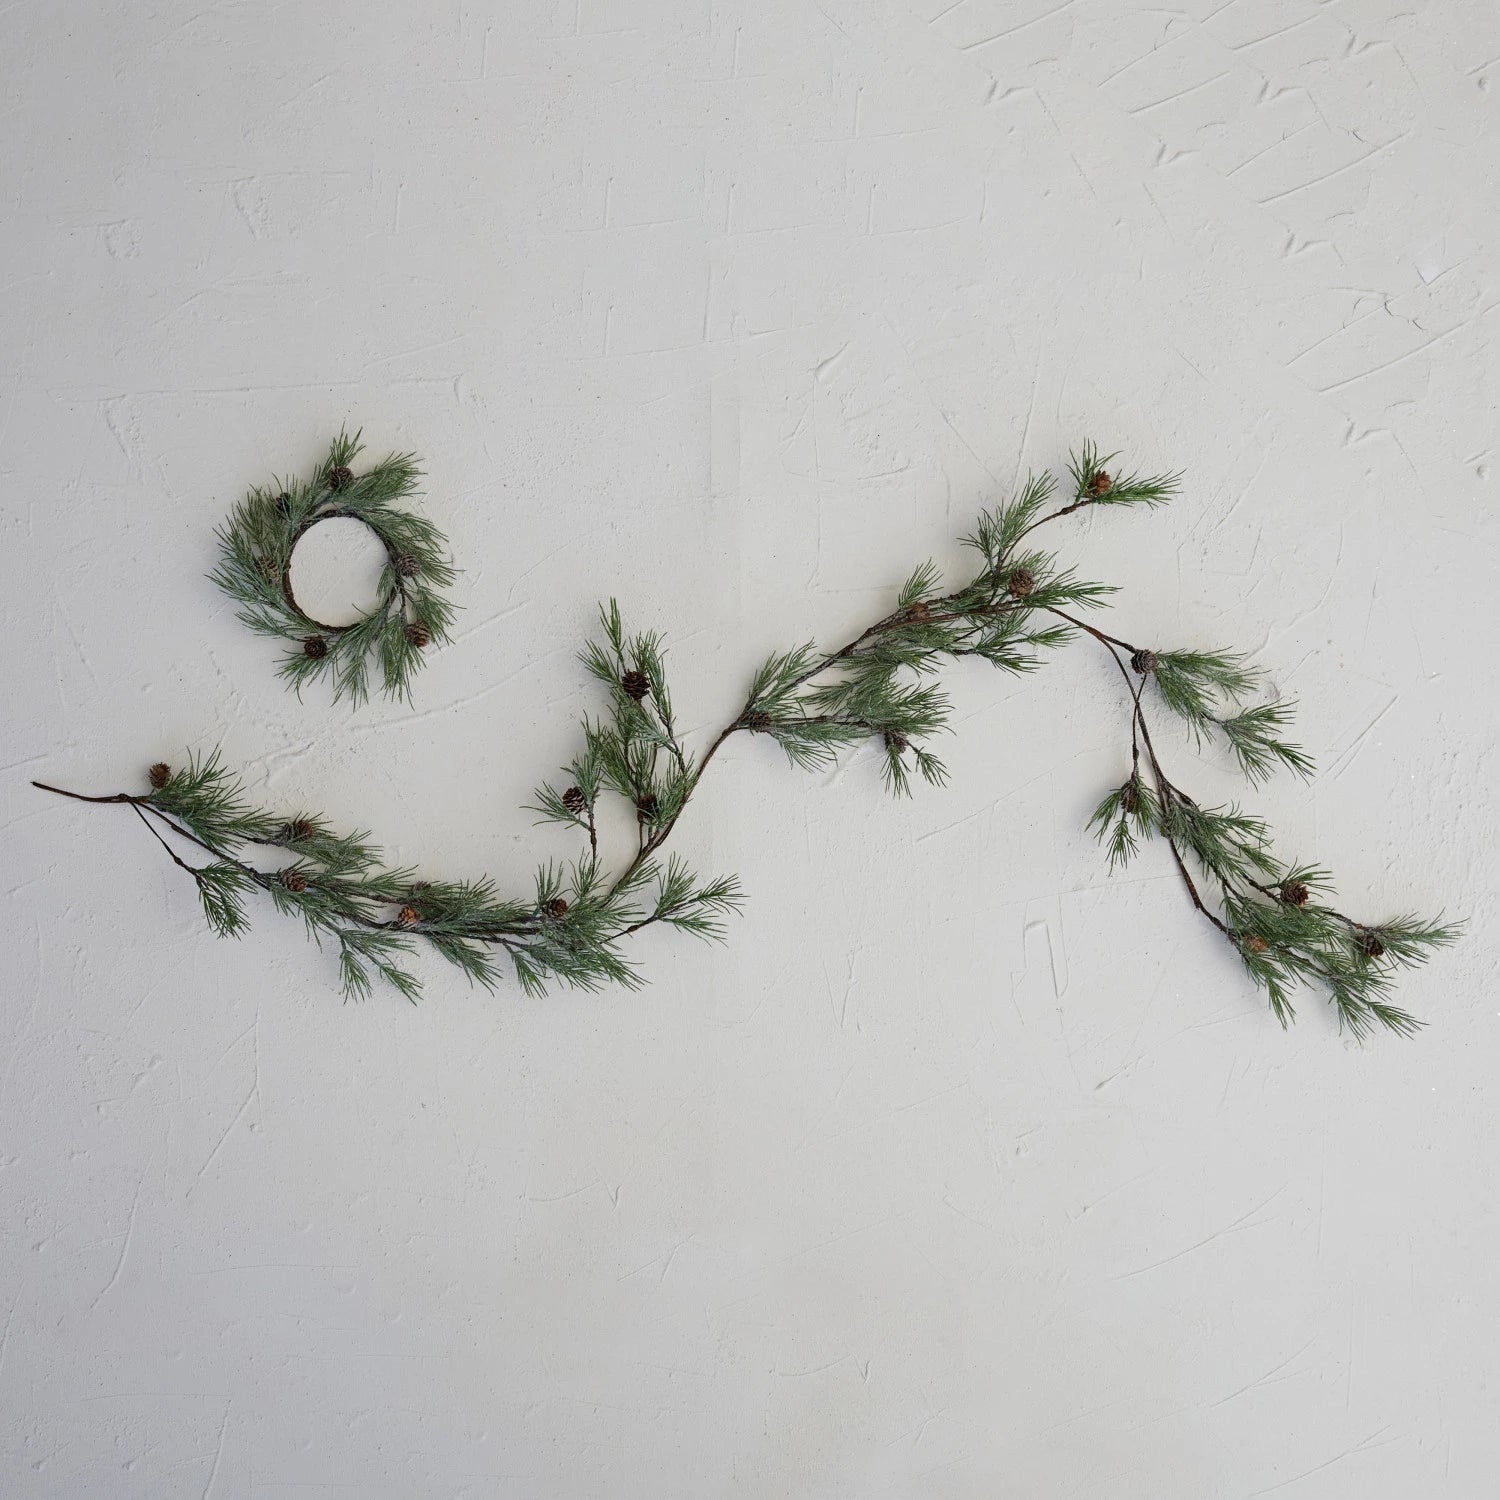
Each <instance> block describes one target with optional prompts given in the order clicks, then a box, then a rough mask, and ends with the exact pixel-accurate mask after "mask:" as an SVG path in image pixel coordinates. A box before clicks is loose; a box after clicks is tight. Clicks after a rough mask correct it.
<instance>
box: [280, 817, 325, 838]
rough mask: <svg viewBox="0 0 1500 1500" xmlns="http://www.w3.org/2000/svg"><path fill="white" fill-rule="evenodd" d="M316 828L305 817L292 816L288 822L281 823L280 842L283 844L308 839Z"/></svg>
mask: <svg viewBox="0 0 1500 1500" xmlns="http://www.w3.org/2000/svg"><path fill="white" fill-rule="evenodd" d="M315 832H317V830H316V829H315V828H314V827H313V826H312V824H311V823H309V822H308V821H307V819H306V818H293V819H292V821H291V822H290V823H283V824H282V825H281V842H282V843H283V844H300V843H301V842H302V841H303V839H310V838H311V837H312V836H313V834H314V833H315Z"/></svg>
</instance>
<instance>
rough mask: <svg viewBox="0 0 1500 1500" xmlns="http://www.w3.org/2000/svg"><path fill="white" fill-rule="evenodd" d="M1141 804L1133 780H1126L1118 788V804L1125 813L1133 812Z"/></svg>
mask: <svg viewBox="0 0 1500 1500" xmlns="http://www.w3.org/2000/svg"><path fill="white" fill-rule="evenodd" d="M1140 805H1141V797H1140V793H1139V792H1137V791H1136V789H1135V782H1133V781H1127V782H1126V783H1125V785H1124V786H1123V787H1121V788H1120V806H1121V807H1122V808H1124V809H1125V811H1126V812H1127V813H1133V812H1134V811H1135V810H1136V808H1138V807H1139V806H1140Z"/></svg>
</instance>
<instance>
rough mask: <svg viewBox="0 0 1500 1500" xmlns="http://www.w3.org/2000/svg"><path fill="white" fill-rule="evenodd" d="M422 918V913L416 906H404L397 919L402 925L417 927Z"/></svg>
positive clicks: (397, 914)
mask: <svg viewBox="0 0 1500 1500" xmlns="http://www.w3.org/2000/svg"><path fill="white" fill-rule="evenodd" d="M421 920H422V913H421V912H419V911H418V910H417V909H416V907H415V906H403V907H402V908H401V910H400V911H398V912H397V913H396V921H397V922H398V923H399V924H400V925H401V926H402V927H415V926H416V925H417V923H418V922H420V921H421Z"/></svg>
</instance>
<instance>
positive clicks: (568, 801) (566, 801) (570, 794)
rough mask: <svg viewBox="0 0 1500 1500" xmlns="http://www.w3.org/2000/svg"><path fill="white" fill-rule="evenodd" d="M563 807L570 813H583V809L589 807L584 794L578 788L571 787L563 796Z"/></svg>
mask: <svg viewBox="0 0 1500 1500" xmlns="http://www.w3.org/2000/svg"><path fill="white" fill-rule="evenodd" d="M562 805H563V806H564V807H565V808H567V810H568V811H569V812H570V813H581V812H582V811H583V809H584V808H585V807H586V806H587V805H588V799H587V798H586V797H585V796H584V795H583V792H582V791H581V790H580V789H579V788H578V787H576V786H570V787H569V788H568V789H567V791H565V792H564V793H563V794H562Z"/></svg>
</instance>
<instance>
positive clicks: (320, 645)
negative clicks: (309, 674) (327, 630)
mask: <svg viewBox="0 0 1500 1500" xmlns="http://www.w3.org/2000/svg"><path fill="white" fill-rule="evenodd" d="M302 654H303V655H304V656H305V657H307V659H308V660H309V661H322V660H323V658H324V657H325V656H327V655H328V642H327V641H325V640H324V639H323V637H322V636H320V635H310V636H308V637H307V639H306V640H305V641H303V642H302Z"/></svg>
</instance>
